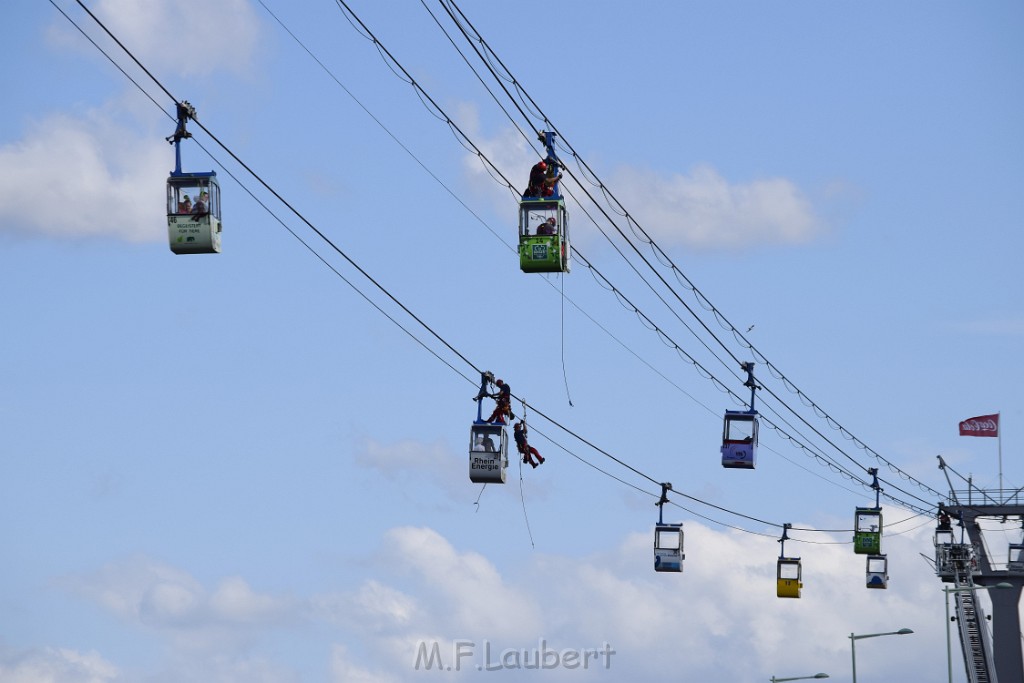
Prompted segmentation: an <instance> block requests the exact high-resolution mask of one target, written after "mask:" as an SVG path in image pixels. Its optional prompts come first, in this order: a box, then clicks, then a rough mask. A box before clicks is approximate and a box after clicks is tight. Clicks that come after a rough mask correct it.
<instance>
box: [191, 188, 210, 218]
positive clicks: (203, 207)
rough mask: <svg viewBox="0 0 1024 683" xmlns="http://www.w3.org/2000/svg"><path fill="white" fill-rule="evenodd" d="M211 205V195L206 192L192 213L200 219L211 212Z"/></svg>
mask: <svg viewBox="0 0 1024 683" xmlns="http://www.w3.org/2000/svg"><path fill="white" fill-rule="evenodd" d="M209 203H210V195H209V193H208V192H206V191H205V190H204V191H203V192H202V194H200V195H199V197H198V198H197V199H196V204H195V206H193V207H192V213H194V214H195V215H196V216H198V217H200V218H201V217H203V216H205V215H206V214H207V213H209V211H210V208H209Z"/></svg>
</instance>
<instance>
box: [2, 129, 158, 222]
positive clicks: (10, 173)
mask: <svg viewBox="0 0 1024 683" xmlns="http://www.w3.org/2000/svg"><path fill="white" fill-rule="evenodd" d="M172 154H173V153H172V152H171V151H169V149H168V145H167V143H166V142H164V141H163V140H162V139H160V138H155V139H154V138H143V137H142V136H140V135H138V134H136V133H133V132H131V131H130V130H129V129H128V128H127V127H125V126H124V125H122V124H120V123H118V122H117V121H116V120H115V117H114V116H113V115H111V114H110V113H109V112H104V111H100V110H96V111H92V112H89V113H88V114H87V115H86V116H84V117H83V118H79V119H75V118H71V117H68V116H63V115H55V116H51V117H48V118H46V119H45V120H43V121H40V122H39V123H37V124H36V125H34V126H32V128H31V129H30V130H29V131H28V133H27V135H26V136H25V138H23V139H22V140H20V141H18V142H15V143H12V144H8V145H4V146H2V147H0V226H3V229H5V230H8V231H11V232H16V233H22V234H27V233H36V234H42V235H47V236H53V237H77V238H81V237H93V238H96V237H100V238H110V237H113V238H116V239H122V240H126V241H129V242H149V241H154V240H157V239H162V238H164V237H165V236H166V230H167V227H166V223H165V219H164V216H165V215H166V212H165V209H164V205H165V199H164V184H165V182H166V179H167V174H168V172H169V171H170V169H171V168H173V166H174V162H173V156H172Z"/></svg>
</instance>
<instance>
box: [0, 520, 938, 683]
mask: <svg viewBox="0 0 1024 683" xmlns="http://www.w3.org/2000/svg"><path fill="white" fill-rule="evenodd" d="M686 533H687V536H686V538H687V560H686V562H685V563H684V572H683V573H682V574H681V575H664V574H656V573H655V572H654V571H653V568H652V566H651V565H652V558H651V557H650V555H651V549H650V538H649V535H648V534H646V533H635V534H631V535H629V536H628V537H626V538H622V539H619V540H618V542H616V543H614V544H613V545H612V546H611V547H610V549H609V550H608V551H607V552H604V553H602V554H601V555H599V556H590V557H585V558H578V557H569V556H565V555H560V554H558V553H557V552H547V553H538V554H533V555H530V556H527V557H524V558H523V559H522V561H521V562H519V563H517V566H516V567H500V566H498V565H495V564H494V563H493V562H492V561H491V560H490V559H488V558H487V557H485V556H483V555H481V554H479V553H477V552H475V551H472V550H468V549H460V548H456V547H455V546H454V545H453V544H452V543H451V541H449V540H448V539H447V538H446V537H445V536H444V535H443V534H441V533H439V532H438V531H436V530H434V529H431V528H426V527H397V528H393V529H391V530H389V531H388V532H386V533H385V535H384V537H383V540H382V542H381V545H380V547H379V548H378V549H377V550H375V551H373V552H372V553H371V555H370V556H369V557H368V558H366V559H369V560H370V563H369V564H368V565H365V566H366V567H368V568H370V569H369V571H370V572H371V573H372V576H368V577H367V578H366V579H365V580H364V581H363V582H362V583H361V585H359V586H357V587H354V588H352V589H351V590H347V589H346V590H343V591H340V592H336V593H332V592H320V593H313V594H310V595H306V596H297V597H284V596H279V595H273V594H270V593H266V592H262V591H259V590H256V589H254V588H252V587H250V585H249V583H248V582H247V581H245V579H244V578H242V577H240V576H234V577H225V578H223V579H221V580H219V581H218V582H216V586H215V587H213V588H205V587H204V586H203V585H202V583H201V582H199V581H198V580H197V579H195V578H194V577H192V576H191V575H189V574H188V573H187V572H186V571H184V570H182V569H180V568H175V567H171V566H168V565H166V564H163V563H159V562H154V561H152V560H147V559H145V558H134V559H132V560H128V561H125V562H121V563H112V564H111V565H108V566H107V567H105V568H104V569H102V570H101V571H99V572H96V573H93V574H91V575H89V576H85V577H78V578H74V579H66V580H64V581H63V582H62V585H64V586H66V587H71V588H73V589H74V590H75V592H77V593H78V594H79V595H80V596H83V597H86V598H88V599H89V600H90V601H92V602H94V603H95V604H98V605H100V606H102V607H103V608H104V609H106V610H108V611H110V612H112V613H114V614H116V615H118V616H119V617H121V619H122V620H124V621H125V622H127V623H128V624H129V625H133V626H134V628H138V629H144V630H146V631H148V632H149V634H150V636H149V637H152V638H156V639H157V640H159V641H165V644H166V645H167V646H168V647H169V648H170V654H171V659H172V660H173V661H174V662H176V663H175V664H173V666H179V667H186V668H187V669H189V670H193V671H198V670H202V669H203V666H202V662H203V661H207V660H209V661H211V662H213V661H216V662H217V667H216V668H218V669H219V670H220V671H222V672H223V674H222V675H219V676H218V675H214V676H213V678H210V679H209V680H211V681H229V680H237V678H236V675H237V673H238V672H239V671H242V670H245V669H246V667H252V666H256V665H257V664H256V663H255V660H254V659H253V652H254V651H255V650H256V649H257V648H258V646H257V645H256V643H258V642H259V641H260V640H261V635H260V634H262V633H265V632H266V631H267V630H268V629H275V630H281V629H302V630H306V629H308V628H309V627H310V626H313V625H316V624H320V628H322V627H323V626H327V627H329V628H330V629H331V636H330V638H331V640H332V641H333V645H332V646H331V647H330V648H328V649H326V650H324V651H323V652H322V657H323V662H322V668H323V669H324V670H330V671H332V672H333V676H334V680H338V681H341V680H365V681H381V682H383V681H392V680H403V679H404V678H405V677H406V676H407V675H408V672H409V671H411V670H413V664H414V662H415V657H416V650H417V646H418V644H419V643H420V642H423V641H425V640H426V641H434V640H436V641H438V642H439V643H441V651H442V654H443V656H444V657H446V658H448V657H449V656H450V652H451V647H452V644H453V643H454V642H456V641H460V640H471V641H473V642H474V643H476V650H475V656H476V657H477V659H479V656H480V655H481V654H482V650H481V649H480V648H482V643H483V642H484V641H485V640H486V641H488V642H489V643H491V645H492V647H493V648H494V650H495V652H497V651H500V650H502V649H505V648H536V647H537V646H538V642H539V640H541V639H543V640H544V641H545V642H546V643H548V645H549V647H551V648H554V649H556V650H561V649H565V648H579V649H585V648H599V647H600V646H601V645H602V643H603V642H607V643H609V644H610V645H611V646H612V647H613V648H614V649H615V650H616V653H617V654H616V655H615V656H614V657H613V659H612V667H611V671H610V672H609V673H610V674H615V673H619V674H621V673H622V672H627V673H628V674H629V675H630V676H654V675H660V674H663V673H664V672H666V671H678V672H679V673H680V674H682V675H683V678H682V680H690V681H697V680H709V679H708V678H707V676H710V675H716V672H717V673H720V674H722V675H726V676H728V677H733V678H747V677H750V676H753V675H755V674H756V673H757V672H758V671H762V670H767V669H769V668H774V667H776V666H780V667H781V666H784V665H785V664H787V663H789V661H790V659H791V654H787V651H786V650H787V644H788V643H793V642H801V643H803V644H804V645H802V646H801V657H802V659H803V660H804V661H806V662H807V663H806V666H808V667H811V668H814V669H815V670H827V666H828V662H829V661H830V660H835V661H839V660H842V661H846V656H847V655H846V652H847V649H846V645H847V643H845V642H844V641H843V639H842V638H843V636H844V635H845V633H848V632H849V631H850V630H867V629H883V628H888V627H889V626H891V624H890V622H892V619H893V617H894V615H898V620H899V622H900V623H899V624H897V626H898V627H904V626H907V627H910V628H913V629H914V630H915V632H916V633H917V634H918V640H907V641H906V642H905V643H904V647H905V651H906V656H905V659H906V661H905V662H904V661H902V660H903V659H904V657H903V656H900V657H898V658H896V659H897V660H898V661H890V662H889V663H888V666H889V667H890V669H892V670H900V669H904V668H905V670H907V671H909V670H910V669H911V667H913V666H914V662H915V657H916V656H917V655H918V654H922V653H924V652H925V651H926V650H927V649H928V648H927V643H928V642H929V641H933V640H935V639H936V638H939V637H940V628H941V627H940V626H939V625H938V624H936V625H935V626H934V627H932V626H931V625H929V623H928V622H929V619H930V618H931V614H932V612H935V611H936V610H935V607H936V606H938V605H941V591H939V583H938V580H937V579H935V577H934V575H930V573H929V571H928V570H927V567H926V566H925V565H924V563H921V562H920V561H915V560H916V559H918V558H916V552H913V551H914V550H915V549H916V548H917V547H918V546H920V544H921V543H922V542H926V541H927V540H928V537H929V534H930V528H925V527H921V528H919V529H917V530H914V531H911V532H909V533H906V534H903V535H899V536H895V535H894V536H893V537H892V538H891V539H890V540H889V541H888V546H889V549H888V551H889V553H890V557H893V558H894V559H893V561H892V566H891V567H890V575H891V581H894V582H914V581H921V586H920V589H919V590H917V591H914V595H913V599H912V600H910V599H907V598H906V597H899V596H898V595H897V594H895V593H891V592H890V591H867V589H866V588H864V585H863V578H864V577H863V557H862V556H858V555H854V554H853V553H852V551H851V549H850V546H849V543H844V542H843V540H844V539H831V538H830V537H829V536H828V535H827V534H814V538H813V540H814V541H816V542H818V543H817V544H801V545H799V546H797V547H796V548H793V549H792V550H794V551H795V552H790V553H788V554H791V555H792V554H798V555H802V557H803V561H804V584H805V588H804V596H803V598H802V599H800V600H780V599H778V598H776V597H775V591H774V579H775V575H774V570H775V562H774V555H775V553H776V552H777V544H776V542H775V540H774V539H773V538H768V537H760V536H752V535H749V534H744V533H740V532H737V531H733V530H728V531H716V530H714V529H712V528H710V527H707V526H704V525H702V524H698V523H695V522H688V523H687V525H686ZM837 541H838V542H837ZM820 542H824V543H825V544H820ZM830 543H831V544H830ZM787 550H790V548H787ZM360 562H361V563H365V561H360ZM932 582H933V583H932ZM905 585H906V584H905ZM929 597H930V598H932V599H931V600H929ZM932 603H934V604H932ZM839 605H841V606H843V607H842V609H837V606H839ZM939 609H941V607H939ZM752 615H753V616H752ZM214 636H215V637H214ZM727 642H735V643H743V644H744V647H743V649H742V650H738V651H737V652H736V656H735V657H734V658H732V659H731V660H730V661H728V662H723V661H721V660H720V659H718V658H716V656H715V655H714V653H716V652H720V651H721V647H722V646H723V643H727ZM200 643H201V644H202V645H200ZM915 653H916V654H915ZM89 656H90V657H92V660H91V661H94V662H96V663H102V664H103V667H106V668H103V667H99V669H98V670H99V671H100V672H104V671H105V672H109V675H108V678H106V679H104V678H93V679H82V678H75V677H74V676H73V675H71V674H68V675H66V676H64V677H56V678H53V679H52V680H53V681H54V683H78V681H81V680H96V681H105V680H117V679H116V678H114V677H113V676H114V673H113V672H116V667H117V666H118V664H119V663H118V662H116V661H115V662H107V661H106V660H105V659H104V656H105V653H92V654H91V655H89ZM922 656H923V655H922ZM24 657H25V655H24V654H22V655H21V658H22V659H24ZM14 659H16V658H15V657H14V656H13V655H11V654H9V655H8V657H7V658H6V659H5V660H0V666H8V667H11V666H13V664H12V661H14ZM477 659H474V660H473V662H474V663H475V662H476V661H477ZM165 665H166V666H171V665H170V664H165ZM97 666H99V664H97ZM469 668H470V669H472V670H468V671H465V672H463V673H464V674H465V675H466V676H472V675H476V674H477V673H478V672H477V671H476V670H475V668H473V667H469ZM211 670H212V669H211ZM259 671H261V672H262V674H261V676H262V677H261V678H260V680H266V681H285V680H293V678H294V675H295V674H294V672H289V671H288V670H287V665H285V664H284V663H282V662H275V661H261V662H260V663H259ZM551 674H552V676H553V677H554V678H556V679H559V678H560V677H561V676H567V675H569V674H572V672H571V671H552V672H551Z"/></svg>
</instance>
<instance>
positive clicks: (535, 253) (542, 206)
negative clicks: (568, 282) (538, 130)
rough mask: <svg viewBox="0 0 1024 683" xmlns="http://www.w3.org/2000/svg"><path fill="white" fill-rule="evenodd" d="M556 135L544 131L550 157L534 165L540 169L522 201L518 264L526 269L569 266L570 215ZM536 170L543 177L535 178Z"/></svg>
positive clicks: (555, 269) (565, 269)
mask: <svg viewBox="0 0 1024 683" xmlns="http://www.w3.org/2000/svg"><path fill="white" fill-rule="evenodd" d="M554 137H555V134H554V133H553V132H544V133H542V134H541V136H540V140H541V142H543V143H544V146H545V148H546V150H547V158H546V159H544V160H543V161H541V162H539V163H538V164H537V165H535V166H534V169H537V171H533V170H531V173H530V183H529V186H528V187H527V188H526V192H524V193H523V197H522V200H521V201H520V202H519V267H520V269H521V270H522V271H523V272H524V273H568V272H569V268H570V258H571V256H572V248H571V246H570V244H569V216H568V214H567V213H566V212H565V201H564V200H563V199H562V193H561V190H560V189H559V181H558V179H559V178H561V177H562V176H561V174H560V173H559V172H558V171H559V168H560V166H561V162H559V161H558V156H557V155H556V154H555V148H554ZM536 172H543V173H544V174H545V175H544V176H543V177H544V180H543V181H541V182H539V183H535V182H534V180H535V179H534V173H536ZM531 231H532V233H531Z"/></svg>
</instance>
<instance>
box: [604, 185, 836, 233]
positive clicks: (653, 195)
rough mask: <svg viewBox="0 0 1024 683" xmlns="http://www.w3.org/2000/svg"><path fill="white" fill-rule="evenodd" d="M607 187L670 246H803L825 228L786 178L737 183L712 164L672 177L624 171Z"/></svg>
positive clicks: (795, 187)
mask: <svg viewBox="0 0 1024 683" xmlns="http://www.w3.org/2000/svg"><path fill="white" fill-rule="evenodd" d="M607 183H608V186H609V187H611V188H612V191H613V192H614V193H615V196H616V197H617V198H618V199H619V201H620V202H621V203H622V204H623V205H624V206H625V207H626V208H627V209H628V210H629V211H630V213H631V214H632V215H633V216H635V217H636V219H637V221H638V222H639V223H640V225H641V226H643V228H644V230H645V231H646V232H647V233H648V234H649V235H650V236H651V237H653V238H654V240H655V241H656V242H658V243H659V244H661V245H662V246H663V247H665V248H668V247H671V246H675V245H683V246H687V247H692V248H722V247H725V248H737V247H748V246H754V245H760V244H802V243H805V242H808V241H810V240H811V239H813V238H814V237H815V236H816V235H818V234H819V233H820V232H821V231H822V229H823V226H822V225H821V223H820V221H819V220H818V218H817V217H816V216H815V214H814V211H813V208H812V206H811V203H810V201H809V200H808V199H807V197H806V196H805V195H804V193H803V192H801V191H800V189H799V188H798V187H797V186H796V184H795V183H793V182H792V181H790V180H787V179H785V178H763V179H758V180H753V181H751V182H748V183H738V184H734V183H730V182H728V181H727V180H726V179H725V178H723V177H722V176H721V175H720V174H719V173H718V172H717V171H716V170H715V169H714V168H712V167H711V166H708V165H702V166H698V167H696V168H694V169H693V170H692V171H690V173H688V174H685V175H683V174H678V173H676V174H672V175H671V176H660V175H658V174H656V173H654V172H653V171H648V170H645V169H641V168H635V167H624V168H620V169H618V170H616V171H615V172H614V173H613V174H612V176H611V179H610V180H608V181H607Z"/></svg>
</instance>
